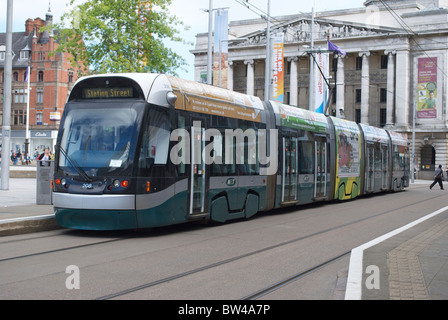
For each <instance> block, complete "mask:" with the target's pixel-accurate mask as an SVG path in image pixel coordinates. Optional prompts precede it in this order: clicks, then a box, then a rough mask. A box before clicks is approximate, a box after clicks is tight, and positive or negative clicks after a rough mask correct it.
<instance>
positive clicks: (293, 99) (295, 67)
mask: <svg viewBox="0 0 448 320" xmlns="http://www.w3.org/2000/svg"><path fill="white" fill-rule="evenodd" d="M288 61H289V62H291V73H290V75H289V77H290V80H289V83H290V85H289V86H290V88H289V92H290V100H289V104H290V105H292V106H298V104H299V78H298V76H299V58H298V57H289V58H288Z"/></svg>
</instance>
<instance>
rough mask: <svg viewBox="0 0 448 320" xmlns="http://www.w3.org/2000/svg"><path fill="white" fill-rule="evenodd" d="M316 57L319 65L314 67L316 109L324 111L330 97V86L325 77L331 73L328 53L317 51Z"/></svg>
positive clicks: (319, 111)
mask: <svg viewBox="0 0 448 320" xmlns="http://www.w3.org/2000/svg"><path fill="white" fill-rule="evenodd" d="M315 58H316V63H317V65H318V66H319V67H318V66H315V68H314V102H315V105H314V111H316V112H318V113H324V110H325V106H326V104H327V97H328V87H327V84H326V82H325V79H324V76H325V78H326V79H328V74H329V62H328V61H329V58H328V53H322V52H319V53H316V54H315ZM319 68H320V70H319ZM321 71H322V72H321ZM322 73H323V75H322Z"/></svg>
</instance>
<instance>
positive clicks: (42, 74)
mask: <svg viewBox="0 0 448 320" xmlns="http://www.w3.org/2000/svg"><path fill="white" fill-rule="evenodd" d="M37 81H38V82H44V72H43V71H39V73H38V74H37Z"/></svg>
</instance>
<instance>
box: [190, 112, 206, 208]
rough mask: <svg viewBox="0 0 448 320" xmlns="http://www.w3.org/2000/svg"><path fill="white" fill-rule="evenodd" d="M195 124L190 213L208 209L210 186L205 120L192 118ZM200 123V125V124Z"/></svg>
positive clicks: (191, 132) (191, 145)
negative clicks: (205, 159) (208, 190)
mask: <svg viewBox="0 0 448 320" xmlns="http://www.w3.org/2000/svg"><path fill="white" fill-rule="evenodd" d="M192 121H193V122H192V123H193V126H192V127H191V131H190V139H191V141H190V157H191V165H190V180H189V183H190V185H189V188H188V189H189V191H190V193H189V214H190V215H194V214H200V213H205V212H206V211H207V208H206V201H205V199H206V193H207V188H208V181H207V180H208V179H207V177H208V172H207V165H206V164H205V163H204V159H203V158H202V152H203V151H204V149H205V129H204V122H203V121H200V119H192ZM199 124H200V125H199Z"/></svg>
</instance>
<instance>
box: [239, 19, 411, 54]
mask: <svg viewBox="0 0 448 320" xmlns="http://www.w3.org/2000/svg"><path fill="white" fill-rule="evenodd" d="M311 23H312V21H311V16H310V15H304V16H302V17H299V18H297V19H294V20H291V21H287V22H283V23H278V24H273V26H271V32H272V33H274V34H275V33H284V34H285V42H309V41H310V40H311ZM398 33H403V30H400V29H397V28H390V27H382V26H377V25H369V24H361V23H354V22H348V21H339V20H332V19H324V18H316V19H315V20H314V29H313V34H314V40H315V41H319V40H327V38H328V36H329V37H330V39H338V38H339V39H342V38H343V39H347V38H354V37H372V36H382V35H390V34H398ZM242 38H247V39H249V40H248V41H247V42H246V43H242V44H240V46H244V45H247V44H248V43H249V44H257V43H260V44H261V43H266V29H264V30H259V31H256V32H253V33H250V34H247V35H245V36H243V37H242Z"/></svg>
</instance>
